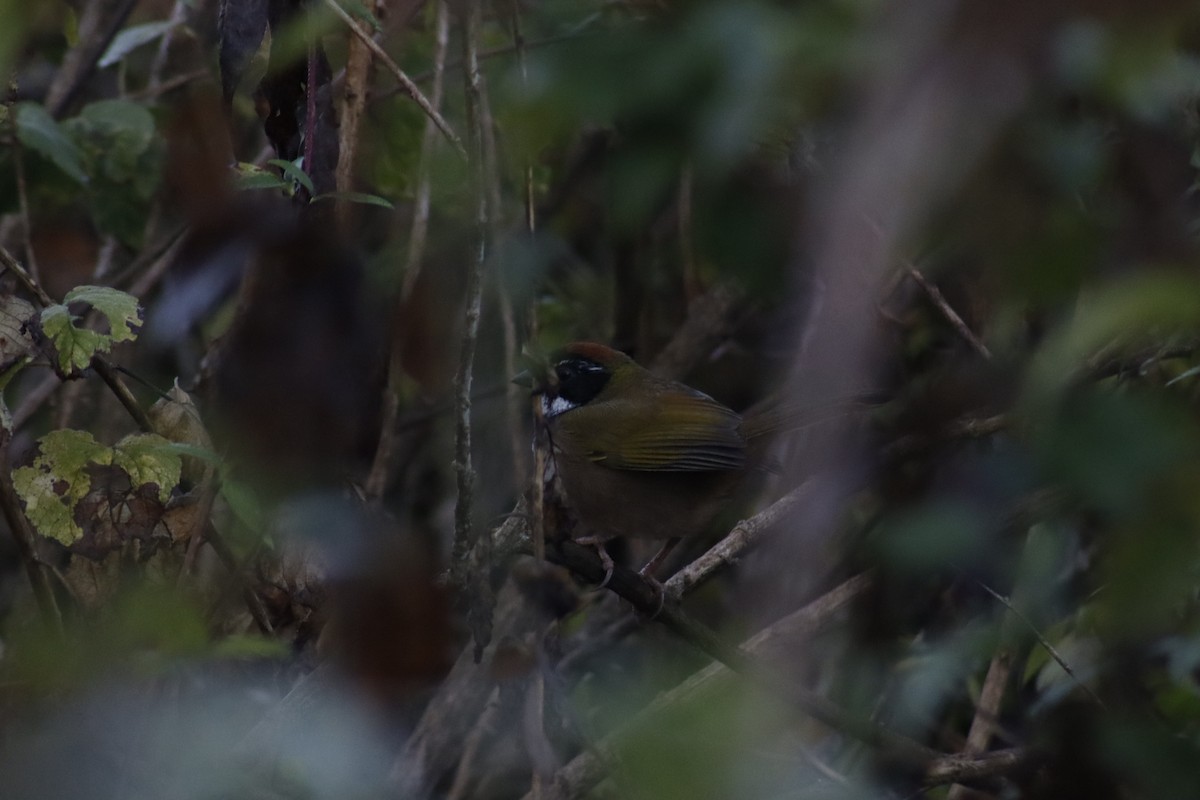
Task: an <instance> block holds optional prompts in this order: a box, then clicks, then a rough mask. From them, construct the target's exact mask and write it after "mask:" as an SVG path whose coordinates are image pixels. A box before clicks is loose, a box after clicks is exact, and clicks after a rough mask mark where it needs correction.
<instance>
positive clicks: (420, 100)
mask: <svg viewBox="0 0 1200 800" xmlns="http://www.w3.org/2000/svg"><path fill="white" fill-rule="evenodd" d="M325 5H327V6H329V8H330V9H331V10H332V11H333V13H334V14H336V15H337V16H338V17H340V18H341V20H342V22H344V23H346V25H347V26H349V28H350V30H351V32H353V33H354V35H355V36H357V37H358V38H359V39H360V40H361V41H362V43H363V44H365V45H366V46H367V49H368V50H370V51H371V52H372V53H374V54H375V56H376V58H378V59H379V60H380V61H381V62H382V63H383V65H384V66H385V67H387V68H388V71H389V72H391V73H392V75H393V76H394V77H395V78H396V80H397V81H399V83H400V85H401V86H402V87H403V88H404V91H405V92H406V93H407V94H408V96H409V97H411V98H412V99H413V100H414V101H416V104H417V105H418V106H420V107H421V110H422V111H424V112H425V114H426V115H427V116H428V117H429V118H430V119H431V120H433V122H434V124H435V125H437V126H438V130H440V131H441V132H442V133H443V134H444V135H445V137H446V138H447V139H448V140H450V143H451V144H452V145H454V149H455V150H457V151H458V153H459V155H461V156H463V157H466V155H467V151H466V148H464V147H463V143H462V139H460V138H459V137H458V134H456V133H455V132H454V130H453V129H452V128H451V127H450V124H449V123H448V122H446V120H445V119H443V117H442V115H441V114H440V113H438V110H437V108H436V107H434V105H433V103H431V102H429V100H428V99H427V98H426V97H425V95H424V94H422V93H421V90H420V88H419V87H418V86H417V85H416V84H415V83H413V81H412V79H411V78H409V77H408V75H406V74H405V72H404V70H402V69H400V67H399V66H398V65H397V64H396V62H395V61H393V60H392V57H391V56H389V55H388V54H387V51H385V50H384V49H383V48H382V47H380V46H379V45H378V44H377V43H376V42H375V40H374V39H372V38H371V36H370V34H368V33H367V32H366V31H364V30H363V29H362V28H361V27H359V24H358V23H357V22H355V21H354V19H353V18H352V17H351V16H350V15H349V14H347V13H346V12H345V11H344V10H343V9H342V7H341V6H340V5H338V2H337V0H325ZM478 71H479V69H478V63H476V65H475V73H476V75H478Z"/></svg>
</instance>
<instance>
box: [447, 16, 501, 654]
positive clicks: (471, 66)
mask: <svg viewBox="0 0 1200 800" xmlns="http://www.w3.org/2000/svg"><path fill="white" fill-rule="evenodd" d="M481 16H482V10H481V8H480V3H479V0H472V2H470V3H469V5H468V7H467V9H466V12H465V15H464V18H463V37H462V40H463V59H464V63H465V64H466V70H465V73H464V77H465V90H466V91H465V93H466V100H467V103H466V105H467V122H468V131H469V133H470V140H471V147H470V151H469V153H468V163H469V164H470V167H471V170H470V171H471V177H472V183H473V186H472V189H473V190H474V195H475V243H474V246H473V251H474V252H473V254H472V258H471V263H470V266H469V267H468V269H467V285H466V312H465V318H464V324H463V335H462V342H461V346H460V349H459V358H458V371H457V374H456V375H455V379H454V385H455V412H456V413H455V422H456V424H455V437H454V438H455V458H454V467H455V473H456V476H457V483H458V494H457V498H456V500H455V504H454V551H453V566H452V568H453V569H454V570H455V571H456V572H457V577H458V578H459V583H460V585H463V586H465V585H466V584H467V581H468V577H469V576H468V573H469V572H471V571H473V572H474V576H473V577H474V578H475V581H474V587H473V588H474V590H475V592H477V593H478V595H477V596H476V597H474V598H472V602H471V606H472V609H471V612H470V613H469V615H468V616H469V617H470V618H472V619H471V626H472V630H473V633H474V635H475V652H476V656H477V657H478V656H479V655H480V654H481V653H482V649H483V647H484V646H486V644H487V641H486V640H487V638H488V637H489V636H490V630H491V623H490V619H486V618H485V617H488V616H490V614H491V608H490V607H488V605H489V604H488V600H489V599H490V598H489V595H490V592H489V589H490V585H491V578H490V572H491V551H492V547H491V538H490V536H487V535H485V536H482V537H476V535H475V532H474V530H473V529H472V520H471V512H472V507H473V498H474V490H475V468H474V466H473V465H472V463H471V381H472V378H473V375H474V371H475V348H476V344H477V343H478V340H479V318H480V314H481V310H482V305H483V268H484V264H485V263H486V262H487V257H488V228H489V207H490V203H489V198H488V193H487V180H486V172H485V171H486V169H487V166H486V153H485V152H484V148H485V139H486V131H484V127H483V126H484V121H483V115H482V108H481V102H480V99H481V94H482V91H481V86H480V84H481V82H482V81H481V78H480V75H479V60H478V39H479V28H480V22H481ZM477 538H478V541H477ZM472 549H473V550H474V557H475V559H476V561H475V566H474V568H473V569H468V554H470V553H471V552H472Z"/></svg>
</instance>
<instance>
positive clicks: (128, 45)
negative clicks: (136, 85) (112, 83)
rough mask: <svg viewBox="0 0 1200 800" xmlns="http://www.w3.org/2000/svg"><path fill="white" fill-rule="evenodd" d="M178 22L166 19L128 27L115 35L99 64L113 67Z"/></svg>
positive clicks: (103, 66)
mask: <svg viewBox="0 0 1200 800" xmlns="http://www.w3.org/2000/svg"><path fill="white" fill-rule="evenodd" d="M177 24H178V23H177V22H172V21H170V20H166V21H163V22H147V23H145V24H144V25H134V26H132V27H129V28H126V29H125V30H123V31H121V32H120V33H118V34H117V35H116V36H114V37H113V40H112V44H110V45H109V46H108V49H107V50H105V51H104V55H102V56H101V57H100V61H99V62H97V65H98V66H99V67H100V68H101V69H103V68H105V67H111V66H112V65H113V64H116V63H117V62H118V61H120V60H121V59H123V58H125V56H127V55H129V54H130V53H131V52H133V51H134V50H136V49H137V48H139V47H141V46H142V45H144V44H149V43H150V42H153V41H154V40H155V39H157V38H158V37H160V36H162V35H163V34H164V33H166V32H167V31H169V30H171V28H174V27H175V26H176V25H177Z"/></svg>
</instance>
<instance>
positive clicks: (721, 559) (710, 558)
mask: <svg viewBox="0 0 1200 800" xmlns="http://www.w3.org/2000/svg"><path fill="white" fill-rule="evenodd" d="M816 485H817V482H816V481H809V482H807V483H804V484H802V485H800V486H797V487H796V488H795V489H793V490H792V491H790V492H788V493H787V494H785V495H784V496H783V497H781V498H779V499H778V500H776V501H775V502H774V503H772V504H771V505H769V506H767V507H766V508H765V509H763V510H762V511H760V512H758V513H757V514H755V515H754V516H753V517H751V518H750V519H745V520H742V521H741V522H739V523H738V524H736V525H734V526H733V530H731V531H730V532H729V533H728V534H727V535H725V536H724V537H723V538H722V539H721V541H719V542H717V543H716V544H715V545H713V546H712V547H711V548H710V549H709V550H708V552H707V553H705V554H704V555H702V556H700V557H699V558H697V559H696V560H695V561H693V562H692V563H690V564H688V565H687V566H686V567H684V568H683V569H681V570H679V572H677V573H675V574H674V575H672V576H671V578H670V579H669V580H668V581H667V582H666V583H665V584H664V586H663V589H664V590H665V591H666V592H668V593H669V594H670V595H671V596H672V597H674V598H676V599H679V598H680V597H682V596H683V595H684V594H686V593H688V592H690V591H691V590H692V589H694V588H696V587H697V586H699V585H700V584H701V583H703V582H704V581H706V580H708V579H709V578H710V577H712V575H713V573H714V572H716V571H717V570H718V569H720V568H721V567H724V566H725V565H727V564H732V563H734V562H735V561H737V559H738V558H740V557H741V555H742V553H744V552H745V551H746V549H747V548H749V547H750V546H751V545H753V544H754V543H755V542H757V541H758V540H759V539H760V538H762V536H763V534H764V533H766V532H767V531H769V530H770V529H771V528H772V527H774V526H775V525H776V524H777V523H779V521H780V520H782V519H784V518H785V517H787V516H788V514H790V513H791V512H792V510H794V509H795V508H797V507H799V506H800V504H801V503H804V502H807V501H809V500H810V499H811V498H810V495H811V494H812V492H813V490H814V486H816Z"/></svg>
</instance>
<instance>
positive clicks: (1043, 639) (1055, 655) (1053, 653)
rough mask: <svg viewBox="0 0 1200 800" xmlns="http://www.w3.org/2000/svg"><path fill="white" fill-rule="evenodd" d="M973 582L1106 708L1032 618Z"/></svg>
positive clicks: (995, 592)
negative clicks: (1021, 624) (1019, 622)
mask: <svg viewBox="0 0 1200 800" xmlns="http://www.w3.org/2000/svg"><path fill="white" fill-rule="evenodd" d="M975 583H977V584H979V587H980V588H981V589H983V590H984V591H985V592H987V593H988V594H990V595H991V596H992V597H994V598H995V599H996V600H997V601H998V602H999V603H1001V604H1002V605H1003V606H1004V607H1005V608H1007V609H1008V610H1009V611H1010V612H1012V614H1013V616H1015V617H1016V618H1017V619H1019V620H1020V621H1021V622H1022V623H1023V624H1024V625H1025V627H1027V628H1028V629H1029V631H1030V633H1032V634H1033V635H1034V637H1035V638H1036V639H1037V641H1038V644H1040V645H1041V646H1042V647H1044V648H1045V649H1046V652H1047V653H1049V654H1050V657H1051V658H1053V659H1054V661H1055V662H1056V663H1057V664H1058V665H1059V666H1060V667H1062V670H1063V672H1065V673H1067V675H1069V676H1070V677H1071V680H1073V681H1075V684H1076V685H1077V686H1078V687H1079V688H1080V689H1083V691H1084V693H1085V694H1087V696H1088V697H1090V698H1091V699H1092V700H1093V701H1094V702H1095V703H1096V705H1098V706H1100V708H1103V709H1105V710H1107V709H1108V707H1107V706H1105V705H1104V701H1103V700H1101V699H1100V695H1098V694H1096V693H1095V692H1094V691H1092V687H1090V686H1088V685H1087V684H1086V683H1084V682H1083V681H1081V680H1080V679H1079V676H1078V675H1076V674H1075V670H1073V669H1071V665H1070V664H1068V663H1067V660H1066V659H1065V658H1063V656H1062V654H1061V653H1059V652H1058V650H1056V649H1055V647H1054V645H1052V644H1050V642H1048V641H1047V640H1046V637H1045V636H1043V635H1042V633H1041V631H1039V630H1038V629H1037V626H1036V625H1034V624H1033V620H1031V619H1029V617H1027V616H1025V615H1024V614H1023V613H1021V610H1020V609H1018V608H1017V607H1016V606H1014V605H1013V604H1012V602H1011V601H1010V600H1009V599H1008V598H1007V597H1005V596H1003V595H1001V594H1000V593H999V592H997V591H996V590H995V589H993V588H992V587H990V586H988V585H987V584H986V583H984V582H983V581H979V580H977V581H975Z"/></svg>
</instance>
